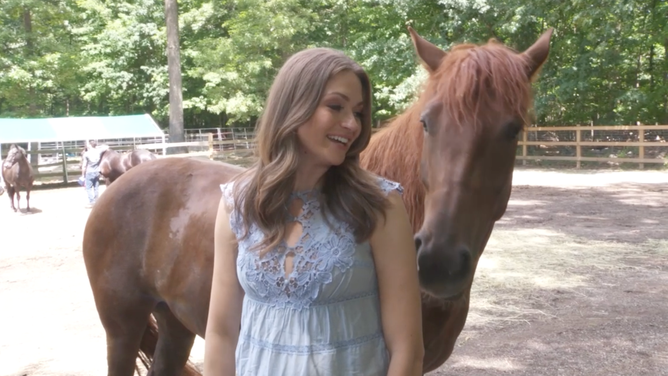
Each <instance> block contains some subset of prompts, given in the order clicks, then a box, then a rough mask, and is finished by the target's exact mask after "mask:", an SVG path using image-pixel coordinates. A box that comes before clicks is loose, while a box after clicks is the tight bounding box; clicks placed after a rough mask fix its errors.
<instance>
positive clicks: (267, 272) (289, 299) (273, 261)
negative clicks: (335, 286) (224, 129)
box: [221, 178, 403, 308]
mask: <svg viewBox="0 0 668 376" xmlns="http://www.w3.org/2000/svg"><path fill="white" fill-rule="evenodd" d="M378 184H379V187H380V188H381V190H382V191H383V192H384V193H385V194H388V193H389V192H390V191H392V190H397V191H398V192H400V193H401V192H403V189H402V187H401V186H400V185H399V184H398V183H396V182H392V181H389V180H386V179H383V178H378ZM221 188H222V190H223V195H224V198H225V200H226V201H227V202H228V204H230V205H231V204H232V203H233V197H232V184H224V185H222V186H221ZM318 198H319V192H317V191H307V192H296V193H293V194H292V196H291V198H290V199H291V200H295V199H297V200H300V201H301V202H302V210H301V213H300V214H299V215H298V216H292V215H289V219H290V220H292V221H296V222H298V223H299V224H301V227H302V232H301V235H300V237H299V239H298V240H297V242H296V244H295V245H294V246H292V247H290V246H288V244H287V242H286V241H283V242H281V244H280V245H279V246H278V247H276V248H275V249H272V250H271V251H269V252H267V253H266V254H264V255H263V256H262V257H260V255H259V253H258V252H257V251H249V249H250V248H251V247H252V246H253V245H254V244H257V243H259V242H260V241H261V240H262V233H261V231H260V230H259V229H258V228H257V227H255V226H252V227H251V229H250V233H249V236H248V237H247V238H246V239H244V240H241V241H240V242H239V255H238V259H237V267H238V269H239V270H238V272H241V273H243V274H244V279H246V280H247V282H248V285H249V286H248V287H250V290H251V291H246V293H247V294H249V293H250V295H251V297H253V298H254V299H257V300H261V301H264V302H266V303H270V304H271V305H274V306H279V307H285V306H290V307H294V308H305V307H308V306H309V305H311V304H312V303H313V302H314V301H316V300H317V298H318V292H319V290H320V289H321V287H322V286H323V285H325V284H328V283H330V282H332V274H333V270H334V268H336V269H337V271H338V272H339V273H345V272H346V271H347V270H348V269H349V268H350V267H351V266H352V265H353V262H354V254H355V250H356V245H357V244H356V242H355V237H354V235H353V229H352V228H351V227H350V226H349V225H348V224H347V223H345V222H342V221H339V220H337V219H336V218H334V217H328V218H327V219H326V220H325V218H324V217H323V216H324V214H323V212H322V211H321V210H320V209H321V208H320V201H319V200H318ZM232 207H233V206H232ZM230 225H231V227H232V230H233V231H234V233H235V235H236V236H237V239H239V238H241V235H242V234H243V227H242V226H243V224H242V221H241V218H240V217H239V215H238V213H235V212H234V210H233V211H232V213H231V218H230ZM330 225H331V226H330ZM289 255H294V258H293V260H292V262H293V267H292V270H291V271H290V272H289V273H286V267H285V265H286V258H287V257H288V256H289Z"/></svg>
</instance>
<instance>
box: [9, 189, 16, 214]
mask: <svg viewBox="0 0 668 376" xmlns="http://www.w3.org/2000/svg"><path fill="white" fill-rule="evenodd" d="M15 192H16V188H15V187H14V186H13V185H8V186H7V195H8V196H9V203H10V204H11V208H12V210H13V211H16V207H15V206H14V193H15Z"/></svg>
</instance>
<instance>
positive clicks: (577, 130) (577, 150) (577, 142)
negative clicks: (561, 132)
mask: <svg viewBox="0 0 668 376" xmlns="http://www.w3.org/2000/svg"><path fill="white" fill-rule="evenodd" d="M581 141H582V130H581V129H580V124H577V125H576V126H575V157H576V162H575V168H578V169H579V168H580V164H581V159H582V145H580V142H581Z"/></svg>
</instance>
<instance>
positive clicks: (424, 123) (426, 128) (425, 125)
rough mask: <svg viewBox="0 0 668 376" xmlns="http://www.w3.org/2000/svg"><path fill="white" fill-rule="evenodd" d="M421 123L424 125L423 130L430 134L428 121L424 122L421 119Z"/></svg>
mask: <svg viewBox="0 0 668 376" xmlns="http://www.w3.org/2000/svg"><path fill="white" fill-rule="evenodd" d="M420 123H422V129H423V130H424V131H425V132H429V128H428V127H427V121H426V120H424V119H420Z"/></svg>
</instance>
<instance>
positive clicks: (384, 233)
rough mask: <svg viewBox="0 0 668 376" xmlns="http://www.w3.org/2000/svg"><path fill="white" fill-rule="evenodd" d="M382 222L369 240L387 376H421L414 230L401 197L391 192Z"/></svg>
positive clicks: (419, 310) (419, 315)
mask: <svg viewBox="0 0 668 376" xmlns="http://www.w3.org/2000/svg"><path fill="white" fill-rule="evenodd" d="M388 199H389V202H390V206H389V208H388V210H387V212H386V215H385V220H383V218H382V217H381V218H380V219H379V221H378V224H377V227H376V229H375V231H374V233H373V234H372V235H371V238H370V239H369V244H370V245H371V250H372V252H373V258H374V264H375V265H376V273H377V275H378V287H379V293H380V309H381V319H382V326H383V333H384V336H385V343H386V345H387V348H388V350H389V352H390V367H389V371H388V376H398V375H401V376H408V375H410V376H422V360H423V357H424V344H423V342H422V310H421V300H420V285H419V281H418V272H417V261H416V252H415V243H414V241H413V229H412V227H411V223H410V220H409V219H408V213H407V212H406V207H405V206H404V203H403V200H402V199H401V196H400V195H399V194H398V193H397V192H395V191H392V192H390V194H389V196H388Z"/></svg>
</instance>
